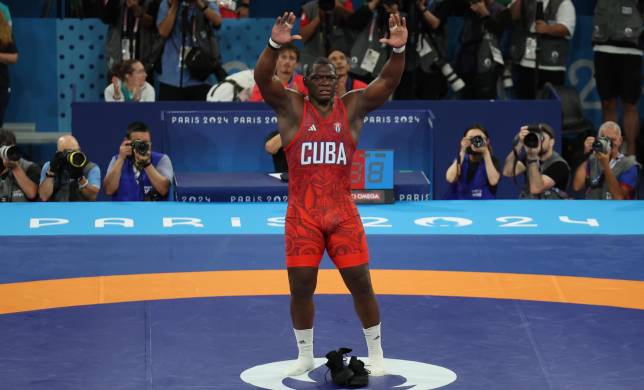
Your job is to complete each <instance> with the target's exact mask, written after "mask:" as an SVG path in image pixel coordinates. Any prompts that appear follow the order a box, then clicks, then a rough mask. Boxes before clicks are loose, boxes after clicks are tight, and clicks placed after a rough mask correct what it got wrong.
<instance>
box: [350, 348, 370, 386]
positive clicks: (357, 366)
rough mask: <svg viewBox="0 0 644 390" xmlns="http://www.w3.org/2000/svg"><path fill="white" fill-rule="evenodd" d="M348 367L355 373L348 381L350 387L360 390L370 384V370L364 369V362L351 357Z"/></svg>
mask: <svg viewBox="0 0 644 390" xmlns="http://www.w3.org/2000/svg"><path fill="white" fill-rule="evenodd" d="M348 367H349V369H350V370H351V371H353V376H352V377H351V378H349V380H348V381H347V385H348V386H349V387H352V388H359V387H365V386H367V385H368V384H369V370H367V369H366V368H364V362H363V361H362V360H359V359H358V358H357V357H355V356H351V360H349V365H348Z"/></svg>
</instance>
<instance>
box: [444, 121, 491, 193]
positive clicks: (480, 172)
mask: <svg viewBox="0 0 644 390" xmlns="http://www.w3.org/2000/svg"><path fill="white" fill-rule="evenodd" d="M497 167H498V160H497V159H496V158H495V157H494V156H493V155H492V146H491V145H490V137H489V134H488V132H487V130H486V129H485V128H484V127H483V126H482V125H480V124H478V123H477V124H474V125H472V126H470V128H469V129H468V130H467V131H465V134H463V138H462V139H461V146H460V151H459V154H458V158H456V159H454V162H453V163H452V165H450V167H449V168H448V169H447V173H446V174H445V178H446V179H447V181H448V182H449V183H450V188H449V191H448V193H447V194H446V196H445V199H470V200H472V199H495V198H496V188H497V185H498V183H499V180H500V179H501V175H500V174H499V170H498V168H497Z"/></svg>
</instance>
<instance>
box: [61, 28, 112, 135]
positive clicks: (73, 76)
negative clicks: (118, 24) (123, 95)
mask: <svg viewBox="0 0 644 390" xmlns="http://www.w3.org/2000/svg"><path fill="white" fill-rule="evenodd" d="M56 26H57V32H56V42H57V48H58V56H57V61H58V78H57V80H58V83H57V90H58V112H57V115H58V129H59V130H60V131H71V127H72V126H71V116H72V112H71V103H72V102H83V101H88V102H95V101H101V100H103V89H104V88H105V86H106V85H107V82H106V81H105V77H106V76H105V74H106V70H107V68H106V62H105V57H104V46H105V44H104V41H105V33H106V31H107V28H106V26H105V25H104V24H102V23H100V21H98V20H96V19H62V20H57V23H56Z"/></svg>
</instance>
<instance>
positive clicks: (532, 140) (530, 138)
mask: <svg viewBox="0 0 644 390" xmlns="http://www.w3.org/2000/svg"><path fill="white" fill-rule="evenodd" d="M541 140H543V136H542V135H541V133H537V132H530V133H528V134H526V136H525V137H524V138H523V144H524V145H525V146H526V147H528V148H536V147H539V144H540V143H541Z"/></svg>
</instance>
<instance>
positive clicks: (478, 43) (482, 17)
mask: <svg viewBox="0 0 644 390" xmlns="http://www.w3.org/2000/svg"><path fill="white" fill-rule="evenodd" d="M461 12H462V13H463V27H462V28H461V32H460V35H459V43H460V46H459V48H458V51H457V54H456V59H455V61H454V69H455V70H456V73H458V74H459V75H460V76H461V77H462V78H463V81H464V82H465V88H464V89H463V91H461V93H460V98H462V99H496V97H497V96H496V87H497V80H498V78H499V76H500V74H501V72H502V71H503V66H504V60H503V54H502V53H501V48H500V45H499V38H500V36H501V34H502V33H503V31H504V29H505V28H506V27H509V26H510V24H511V15H510V10H508V9H507V8H504V7H502V6H501V5H499V4H498V3H496V1H495V0H460V9H458V10H457V12H456V13H457V14H460V13H461Z"/></svg>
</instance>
